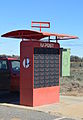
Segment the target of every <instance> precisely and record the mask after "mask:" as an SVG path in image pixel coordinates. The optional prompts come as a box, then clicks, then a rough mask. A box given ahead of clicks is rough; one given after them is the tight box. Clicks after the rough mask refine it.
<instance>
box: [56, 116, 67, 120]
mask: <svg viewBox="0 0 83 120" xmlns="http://www.w3.org/2000/svg"><path fill="white" fill-rule="evenodd" d="M64 118H65V117H61V118H56V119H54V120H62V119H64Z"/></svg>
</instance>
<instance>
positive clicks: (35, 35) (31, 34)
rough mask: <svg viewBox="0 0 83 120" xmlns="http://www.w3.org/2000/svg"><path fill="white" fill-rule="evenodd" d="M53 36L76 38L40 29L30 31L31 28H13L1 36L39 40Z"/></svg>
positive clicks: (75, 37) (66, 38)
mask: <svg viewBox="0 0 83 120" xmlns="http://www.w3.org/2000/svg"><path fill="white" fill-rule="evenodd" d="M51 36H55V37H56V39H57V40H68V39H78V37H77V36H71V35H66V34H58V33H49V32H40V31H32V30H15V31H11V32H8V33H6V34H3V35H2V36H1V37H8V38H19V39H26V40H27V39H33V40H40V39H42V38H45V37H51Z"/></svg>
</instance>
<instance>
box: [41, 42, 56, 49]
mask: <svg viewBox="0 0 83 120" xmlns="http://www.w3.org/2000/svg"><path fill="white" fill-rule="evenodd" d="M40 47H47V48H54V44H53V43H40Z"/></svg>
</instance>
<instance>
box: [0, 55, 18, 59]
mask: <svg viewBox="0 0 83 120" xmlns="http://www.w3.org/2000/svg"><path fill="white" fill-rule="evenodd" d="M0 57H10V58H12V57H13V58H18V59H20V56H18V55H5V54H3V55H0Z"/></svg>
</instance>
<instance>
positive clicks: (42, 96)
mask: <svg viewBox="0 0 83 120" xmlns="http://www.w3.org/2000/svg"><path fill="white" fill-rule="evenodd" d="M59 92H60V87H59V86H55V87H46V88H38V89H34V90H33V106H39V105H45V104H53V103H58V102H59Z"/></svg>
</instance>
